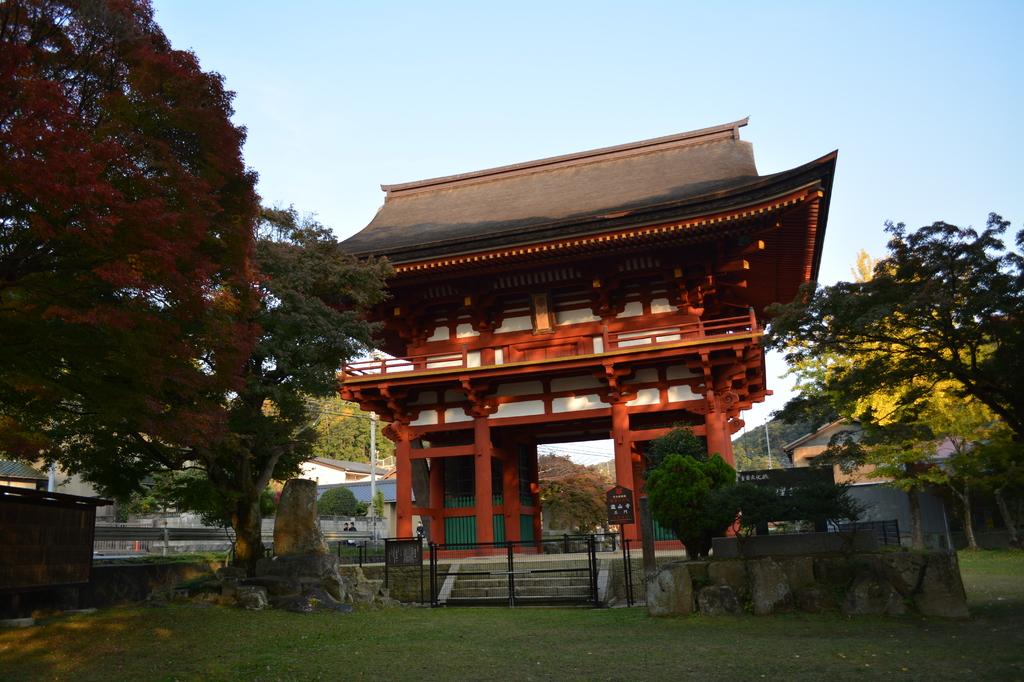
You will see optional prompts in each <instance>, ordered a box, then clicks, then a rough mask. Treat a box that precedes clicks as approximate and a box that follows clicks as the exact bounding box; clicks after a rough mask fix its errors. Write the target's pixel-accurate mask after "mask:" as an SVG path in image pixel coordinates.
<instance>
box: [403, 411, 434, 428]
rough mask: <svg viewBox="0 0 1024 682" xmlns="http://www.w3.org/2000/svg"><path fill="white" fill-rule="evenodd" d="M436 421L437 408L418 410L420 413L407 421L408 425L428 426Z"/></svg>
mask: <svg viewBox="0 0 1024 682" xmlns="http://www.w3.org/2000/svg"><path fill="white" fill-rule="evenodd" d="M436 423H437V410H420V415H419V416H418V417H416V419H415V420H413V421H411V422H409V425H410V426H429V425H431V424H436Z"/></svg>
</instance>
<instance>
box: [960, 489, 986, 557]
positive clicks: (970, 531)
mask: <svg viewBox="0 0 1024 682" xmlns="http://www.w3.org/2000/svg"><path fill="white" fill-rule="evenodd" d="M956 494H957V497H959V498H960V503H961V504H962V505H963V517H964V536H966V538H967V549H981V548H980V547H978V540H977V538H975V537H974V517H973V516H972V515H971V492H970V488H968V487H967V486H966V485H965V486H964V491H963V492H962V493H961V492H960V491H959V490H958V491H956Z"/></svg>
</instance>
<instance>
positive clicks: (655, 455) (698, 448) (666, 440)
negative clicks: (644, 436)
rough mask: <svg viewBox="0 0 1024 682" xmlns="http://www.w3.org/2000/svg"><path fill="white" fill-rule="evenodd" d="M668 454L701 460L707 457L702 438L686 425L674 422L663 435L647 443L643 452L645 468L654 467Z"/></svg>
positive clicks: (705, 446)
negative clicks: (674, 424)
mask: <svg viewBox="0 0 1024 682" xmlns="http://www.w3.org/2000/svg"><path fill="white" fill-rule="evenodd" d="M669 455H682V456H683V457H692V458H693V459H697V460H701V461H703V460H706V459H707V458H708V450H707V445H706V444H705V442H704V440H703V439H702V438H700V437H699V436H696V435H694V433H693V431H691V430H690V429H689V428H687V427H686V426H684V425H681V424H676V426H675V427H674V428H672V430H671V431H669V432H668V433H666V434H665V435H664V436H662V437H661V438H656V439H654V440H652V441H651V442H650V443H648V444H647V450H646V452H645V453H644V456H645V458H646V460H647V468H648V469H656V468H657V467H658V465H659V464H661V463H662V462H663V461H664V460H665V458H666V457H668V456H669Z"/></svg>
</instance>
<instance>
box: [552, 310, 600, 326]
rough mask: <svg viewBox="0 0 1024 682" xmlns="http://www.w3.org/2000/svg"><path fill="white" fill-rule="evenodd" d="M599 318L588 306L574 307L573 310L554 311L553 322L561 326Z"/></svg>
mask: <svg viewBox="0 0 1024 682" xmlns="http://www.w3.org/2000/svg"><path fill="white" fill-rule="evenodd" d="M600 321H601V318H600V317H598V316H597V315H595V314H594V313H593V312H592V311H591V310H590V308H575V309H573V310H559V311H558V312H556V313H555V324H557V325H558V326H563V325H567V324H583V323H585V322H600Z"/></svg>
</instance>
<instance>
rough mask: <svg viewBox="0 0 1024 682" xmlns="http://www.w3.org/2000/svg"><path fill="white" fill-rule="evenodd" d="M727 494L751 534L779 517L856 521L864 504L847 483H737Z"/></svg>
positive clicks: (817, 524) (742, 526)
mask: <svg viewBox="0 0 1024 682" xmlns="http://www.w3.org/2000/svg"><path fill="white" fill-rule="evenodd" d="M724 494H726V495H730V496H731V498H732V502H731V504H732V505H733V506H734V507H735V508H736V509H738V510H739V513H740V531H741V533H742V534H744V535H750V534H751V533H753V532H754V531H756V530H757V529H758V528H763V527H765V526H767V525H768V524H769V523H771V522H777V521H809V522H811V523H813V524H814V526H815V528H823V527H825V526H826V525H827V524H828V523H829V522H841V521H856V520H857V519H858V518H859V517H860V515H861V513H863V511H864V510H863V507H862V506H861V505H860V504H859V503H858V502H857V501H856V500H854V499H853V497H851V496H850V487H849V485H847V484H836V483H832V482H829V481H814V482H808V483H804V484H802V485H797V486H792V487H789V488H772V487H769V486H760V485H755V484H753V483H737V484H736V485H735V486H732V487H731V488H729V489H726V490H725V492H724Z"/></svg>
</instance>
